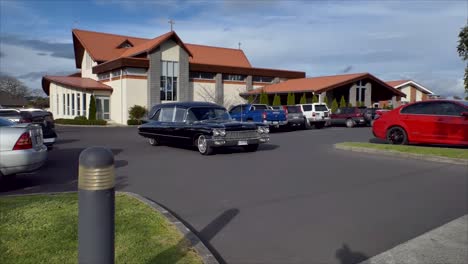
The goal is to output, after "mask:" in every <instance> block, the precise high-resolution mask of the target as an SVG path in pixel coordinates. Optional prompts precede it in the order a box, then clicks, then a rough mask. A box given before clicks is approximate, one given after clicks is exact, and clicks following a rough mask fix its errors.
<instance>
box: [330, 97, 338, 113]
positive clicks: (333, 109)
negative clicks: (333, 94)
mask: <svg viewBox="0 0 468 264" xmlns="http://www.w3.org/2000/svg"><path fill="white" fill-rule="evenodd" d="M337 109H338V102H337V101H336V98H335V99H333V102H332V104H331V111H332V113H335V112H336V110H337Z"/></svg>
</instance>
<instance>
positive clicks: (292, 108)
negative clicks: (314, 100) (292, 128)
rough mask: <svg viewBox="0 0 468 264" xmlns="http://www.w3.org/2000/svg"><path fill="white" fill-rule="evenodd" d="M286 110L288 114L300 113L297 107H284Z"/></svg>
mask: <svg viewBox="0 0 468 264" xmlns="http://www.w3.org/2000/svg"><path fill="white" fill-rule="evenodd" d="M286 109H288V113H299V112H301V110H300V108H299V106H286Z"/></svg>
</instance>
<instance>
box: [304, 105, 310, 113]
mask: <svg viewBox="0 0 468 264" xmlns="http://www.w3.org/2000/svg"><path fill="white" fill-rule="evenodd" d="M302 109H304V111H306V112H308V111H312V105H303V106H302Z"/></svg>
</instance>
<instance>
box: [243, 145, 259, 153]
mask: <svg viewBox="0 0 468 264" xmlns="http://www.w3.org/2000/svg"><path fill="white" fill-rule="evenodd" d="M243 148H244V150H245V151H247V152H255V151H257V149H258V144H252V145H247V146H244V147H243Z"/></svg>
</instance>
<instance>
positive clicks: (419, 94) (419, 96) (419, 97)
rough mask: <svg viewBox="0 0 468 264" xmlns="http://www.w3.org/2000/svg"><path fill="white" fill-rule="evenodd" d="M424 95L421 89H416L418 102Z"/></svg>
mask: <svg viewBox="0 0 468 264" xmlns="http://www.w3.org/2000/svg"><path fill="white" fill-rule="evenodd" d="M422 95H423V93H422V92H421V91H419V90H416V102H418V101H422Z"/></svg>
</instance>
